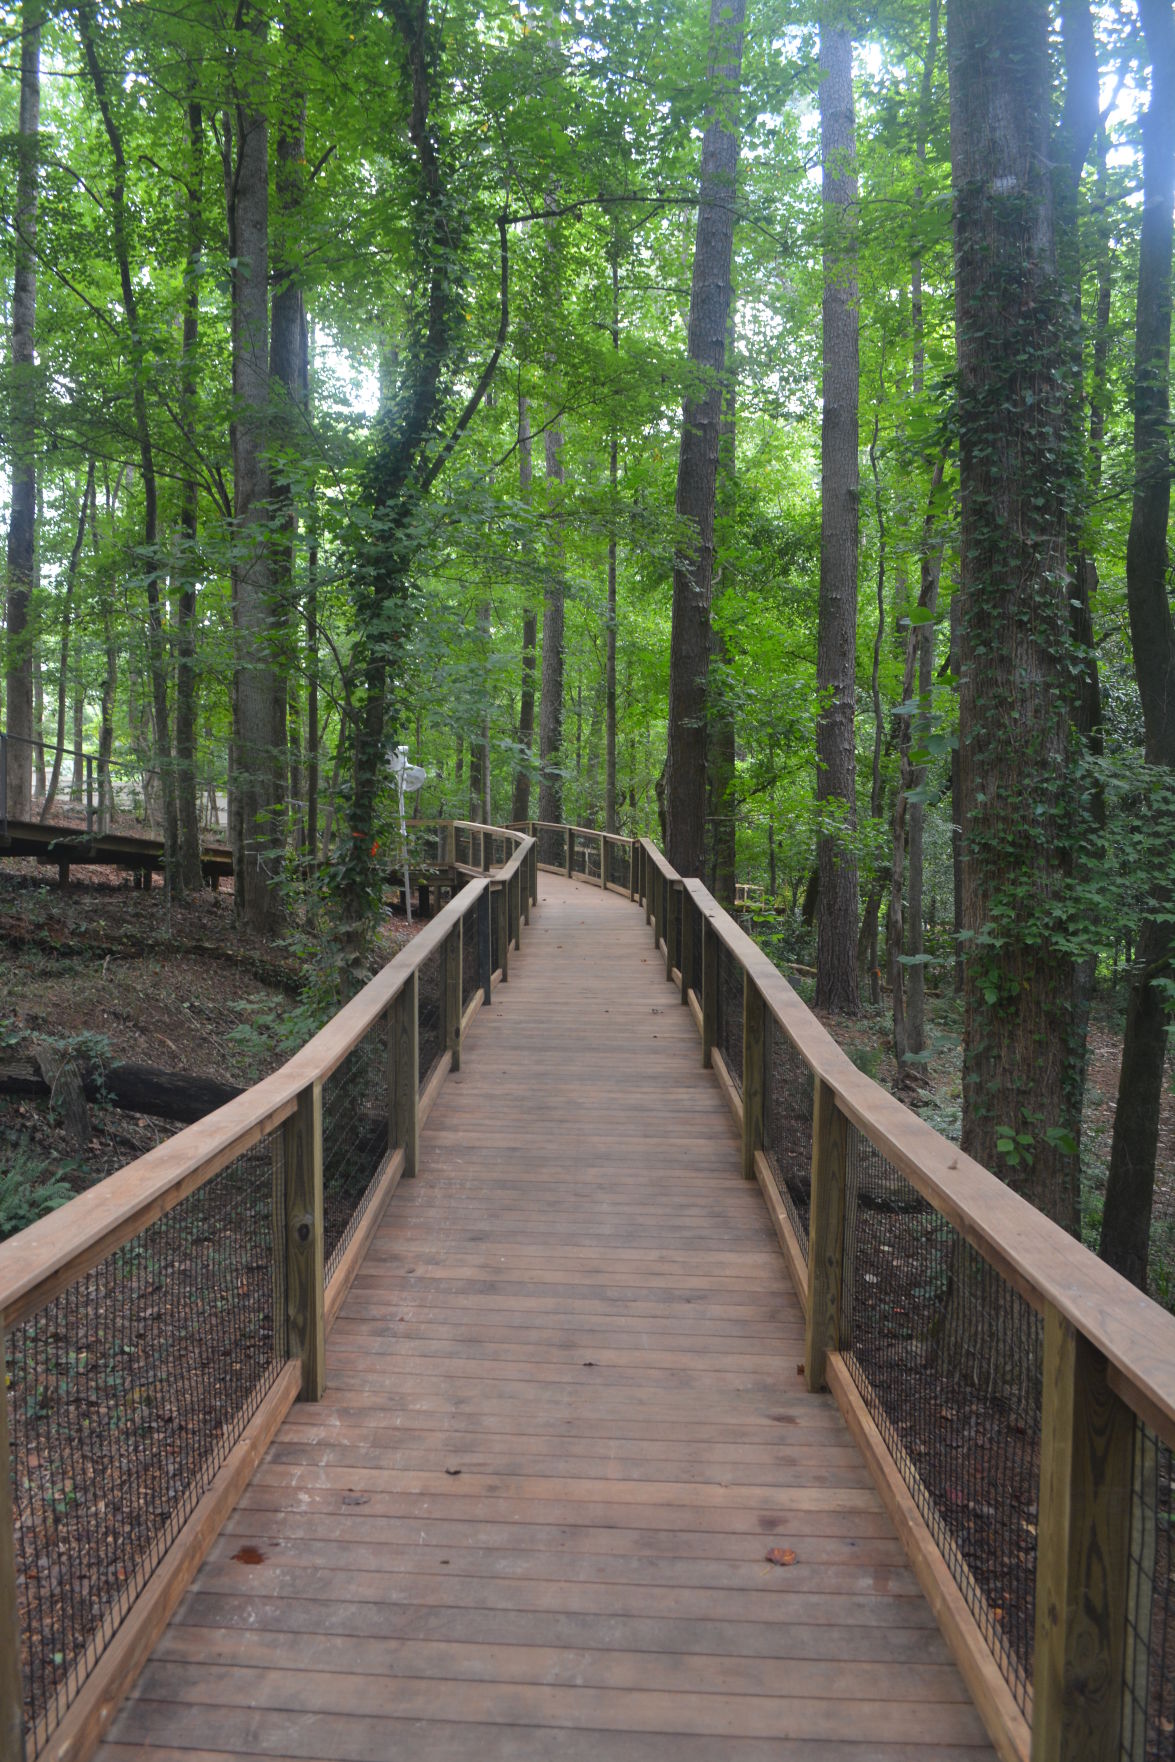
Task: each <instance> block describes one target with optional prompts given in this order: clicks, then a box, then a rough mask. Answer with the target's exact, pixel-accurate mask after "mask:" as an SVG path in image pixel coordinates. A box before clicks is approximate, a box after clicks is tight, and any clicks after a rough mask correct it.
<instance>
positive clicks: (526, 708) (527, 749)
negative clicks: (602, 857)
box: [510, 392, 538, 820]
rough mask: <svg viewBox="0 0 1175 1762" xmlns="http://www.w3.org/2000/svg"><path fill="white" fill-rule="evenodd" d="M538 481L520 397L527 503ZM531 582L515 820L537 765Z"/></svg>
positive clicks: (526, 809) (521, 468)
mask: <svg viewBox="0 0 1175 1762" xmlns="http://www.w3.org/2000/svg"><path fill="white" fill-rule="evenodd" d="M533 482H534V465H533V462H532V453H531V438H530V405H529V404H528V403H527V400H526V398H525V397H524V396H523V394H522V393H521V392H519V394H518V489H519V494H520V495H521V497H522V500H523V501H524V502H529V501H530V494H531V485H532V483H533ZM530 591H531V590H530V583H529V580H528V581H527V584H526V587H525V589H524V592H525V594H526V599H527V604H526V605H525V606H524V607H523V612H522V689H521V691H520V693H519V700H518V768H517V770H516V771H515V773H514V799H513V801H512V803H511V806H510V818H511V819H512V820H529V819H530V775H531V767H532V766H533V764H534V674H535V645H536V643H537V641H538V619H537V617H536V616H535V610H534V607H533V605H531V604H530V603H529V602H530Z"/></svg>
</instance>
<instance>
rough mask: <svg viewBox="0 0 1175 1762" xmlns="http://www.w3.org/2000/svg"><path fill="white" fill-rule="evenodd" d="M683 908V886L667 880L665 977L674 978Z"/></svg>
mask: <svg viewBox="0 0 1175 1762" xmlns="http://www.w3.org/2000/svg"><path fill="white" fill-rule="evenodd" d="M680 910H681V888H680V887H679V885H678V883H677V882H676V881H670V880H668V879H667V880H666V882H665V977H666V978H667V979H672V978H673V966H674V960H673V957H674V955H675V954H676V953H677V914H678V912H680Z"/></svg>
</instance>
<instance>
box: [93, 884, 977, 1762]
mask: <svg viewBox="0 0 1175 1762" xmlns="http://www.w3.org/2000/svg"><path fill="white" fill-rule="evenodd" d="M539 892H540V903H539V906H538V908H537V910H536V911H535V912H534V913H533V914H532V925H531V929H530V932H529V934H528V935H527V936H526V937H525V938H524V941H523V945H522V949H521V952H520V953H519V954H518V956H517V961H516V964H515V965H514V966H513V968H512V971H511V979H510V983H509V985H508V986H505V987H502V988H501V989H499V990H498V991H497V992H496V994H495V998H494V1008H493V1010H492V1011H491V1012H490V1013H489V1014H488V1015H487V1014H485V1013H479V1014H478V1016H477V1017H476V1019H475V1020H474V1021H473V1023H472V1025H471V1028H470V1030H469V1032H468V1035H467V1038H466V1042H465V1045H464V1049H463V1050H464V1053H465V1056H464V1058H463V1061H462V1069H461V1071H460V1072H459V1073H452V1074H450V1076H449V1077H448V1079H447V1081H446V1083H445V1086H444V1089H443V1091H442V1092H441V1095H440V1098H439V1100H438V1102H437V1105H436V1107H435V1109H434V1111H433V1113H432V1115H431V1117H430V1119H429V1120H428V1122H427V1124H426V1125H425V1126H424V1128H423V1129H422V1131H421V1136H420V1154H419V1165H418V1167H419V1178H418V1179H417V1180H416V1181H415V1182H413V1183H410V1184H409V1183H401V1184H400V1185H399V1186H398V1187H397V1189H396V1191H395V1193H394V1194H393V1196H392V1198H391V1201H390V1203H389V1205H388V1208H387V1211H386V1213H385V1215H384V1218H383V1221H382V1223H381V1225H380V1227H379V1229H378V1231H377V1232H376V1234H375V1237H374V1240H373V1242H372V1245H371V1248H370V1251H369V1253H368V1255H367V1258H366V1260H365V1261H364V1264H363V1266H362V1267H361V1268H360V1269H359V1271H358V1273H357V1275H356V1278H355V1281H354V1283H353V1285H352V1287H351V1290H350V1292H349V1294H348V1296H347V1299H346V1301H345V1303H344V1304H343V1306H342V1309H341V1310H340V1312H339V1315H338V1318H337V1321H336V1323H335V1326H334V1329H333V1331H332V1334H331V1339H330V1382H329V1387H328V1390H327V1396H326V1399H325V1400H324V1401H323V1402H322V1403H319V1404H318V1405H317V1406H316V1407H314V1408H301V1409H298V1410H297V1411H296V1414H295V1415H294V1416H292V1419H291V1421H288V1422H287V1424H286V1425H285V1426H284V1427H283V1429H282V1431H281V1433H280V1434H279V1436H278V1438H277V1439H276V1440H275V1443H274V1445H273V1447H272V1448H271V1449H270V1451H269V1453H268V1455H267V1457H266V1459H265V1462H264V1463H263V1464H262V1465H261V1466H260V1468H259V1470H258V1473H257V1474H256V1475H255V1476H254V1478H253V1481H252V1483H251V1485H250V1487H249V1488H248V1490H247V1492H246V1493H245V1494H244V1495H243V1497H242V1499H241V1502H240V1504H239V1506H238V1509H237V1511H236V1512H235V1513H234V1514H233V1517H232V1519H231V1526H230V1533H226V1534H225V1535H224V1536H222V1537H221V1539H220V1541H219V1542H218V1543H217V1544H216V1546H215V1548H214V1549H213V1552H212V1555H211V1557H210V1558H209V1560H208V1561H207V1562H206V1564H205V1566H204V1568H203V1569H202V1571H201V1573H200V1575H199V1576H198V1578H197V1580H196V1582H195V1583H194V1585H193V1587H192V1589H191V1591H190V1593H189V1595H188V1597H187V1598H186V1599H185V1602H184V1604H183V1606H182V1608H181V1609H180V1610H179V1611H178V1612H177V1619H176V1621H175V1622H174V1623H173V1625H172V1627H171V1629H170V1630H169V1632H168V1634H167V1635H166V1636H165V1638H164V1639H163V1641H162V1642H161V1644H160V1646H159V1647H158V1648H157V1651H156V1654H155V1657H154V1659H153V1660H152V1662H151V1664H150V1665H149V1666H148V1667H147V1669H146V1671H145V1672H144V1674H143V1676H142V1678H141V1679H140V1682H139V1686H138V1688H137V1690H136V1692H135V1694H134V1697H133V1699H131V1700H130V1701H128V1702H127V1704H126V1705H125V1706H124V1708H123V1710H122V1713H121V1714H120V1716H119V1718H118V1720H117V1722H116V1724H115V1727H114V1729H113V1730H112V1732H111V1734H110V1741H109V1743H108V1744H107V1746H106V1748H105V1750H104V1752H103V1753H102V1754H103V1762H132V1759H134V1762H163V1759H164V1758H168V1757H171V1758H175V1759H178V1757H179V1756H180V1755H181V1754H182V1755H185V1756H187V1757H188V1758H189V1762H199V1758H200V1756H201V1753H202V1752H203V1753H206V1754H207V1755H208V1756H211V1755H213V1754H215V1755H216V1756H217V1757H218V1758H220V1759H221V1762H223V1759H224V1758H226V1757H238V1758H241V1759H242V1762H243V1759H244V1758H245V1757H252V1756H255V1755H258V1754H262V1755H265V1756H267V1757H270V1758H280V1757H287V1756H288V1757H294V1756H298V1757H302V1758H324V1759H326V1758H343V1757H346V1758H370V1759H371V1762H385V1759H386V1758H387V1757H389V1756H395V1757H396V1758H429V1759H430V1762H438V1759H441V1758H443V1759H445V1762H487V1759H490V1762H492V1759H497V1762H507V1759H509V1762H540V1759H541V1762H554V1759H556V1758H557V1759H558V1762H567V1759H568V1758H570V1759H572V1762H651V1759H655V1762H680V1759H684V1762H719V1759H721V1762H728V1759H729V1762H801V1759H804V1762H899V1759H900V1762H948V1759H949V1762H964V1759H966V1762H992V1756H993V1752H992V1750H991V1748H990V1745H989V1744H988V1741H987V1738H986V1736H985V1733H984V1731H983V1728H982V1724H981V1722H980V1720H979V1718H978V1716H977V1715H976V1713H975V1710H974V1708H973V1706H972V1705H971V1703H970V1699H969V1697H968V1695H967V1692H966V1689H965V1687H964V1685H963V1683H962V1681H961V1679H960V1677H959V1675H958V1672H957V1671H956V1669H955V1667H954V1665H953V1664H952V1662H951V1660H950V1658H949V1654H948V1652H947V1650H946V1647H945V1645H944V1643H943V1641H942V1639H941V1637H940V1635H939V1634H938V1632H937V1629H936V1627H935V1624H934V1619H933V1616H932V1615H931V1612H930V1610H929V1608H928V1607H927V1604H926V1602H925V1600H924V1598H923V1597H922V1596H921V1594H920V1593H919V1592H918V1589H917V1586H916V1584H915V1582H914V1580H913V1577H912V1575H911V1573H910V1572H909V1570H908V1568H907V1567H906V1566H905V1565H904V1564H903V1560H902V1557H901V1553H900V1549H899V1548H898V1545H897V1541H896V1538H895V1536H894V1534H893V1529H892V1526H891V1524H890V1522H889V1519H888V1518H887V1516H886V1514H885V1512H884V1510H883V1508H882V1505H881V1502H880V1500H879V1499H878V1496H877V1494H876V1492H875V1491H874V1489H873V1487H872V1486H871V1485H870V1484H869V1480H868V1476H867V1474H866V1473H865V1470H864V1467H863V1464H862V1463H861V1461H860V1459H859V1457H857V1456H856V1455H855V1454H854V1452H853V1451H852V1450H851V1449H850V1448H849V1440H848V1436H847V1433H846V1431H845V1428H844V1426H843V1423H842V1422H841V1420H840V1418H839V1416H838V1414H837V1412H836V1409H835V1406H834V1404H833V1403H832V1402H831V1401H829V1400H828V1399H827V1398H819V1397H812V1396H810V1395H808V1394H807V1393H806V1392H805V1390H804V1387H803V1383H802V1380H801V1378H800V1377H799V1376H797V1363H798V1360H799V1358H800V1355H801V1351H802V1341H803V1319H802V1315H801V1313H800V1310H799V1308H798V1305H797V1304H796V1302H795V1300H794V1298H793V1296H792V1294H791V1292H790V1290H789V1289H788V1281H787V1279H786V1277H785V1276H784V1269H783V1266H782V1265H781V1261H780V1255H779V1250H778V1247H777V1245H776V1241H775V1234H774V1230H773V1227H772V1223H771V1220H770V1219H769V1217H768V1216H767V1214H766V1212H765V1210H764V1207H763V1204H762V1200H761V1198H760V1195H759V1192H758V1189H757V1188H756V1187H755V1186H753V1185H749V1184H747V1183H745V1182H744V1181H743V1180H742V1179H741V1148H740V1138H739V1133H738V1131H737V1129H736V1127H735V1125H734V1123H733V1121H732V1119H731V1116H730V1113H729V1111H728V1109H727V1106H726V1103H725V1101H724V1099H723V1096H722V1094H721V1092H720V1090H719V1088H718V1086H717V1084H716V1083H715V1081H714V1079H713V1078H712V1077H711V1076H710V1075H709V1074H708V1073H707V1072H705V1071H704V1070H703V1069H702V1067H701V1064H700V1061H699V1059H698V1056H697V1053H698V1040H697V1034H696V1031H695V1028H694V1022H693V1017H692V1014H691V1012H690V1011H688V1010H683V1009H682V1008H681V1007H680V1003H679V1000H678V996H677V994H676V993H675V992H674V990H673V989H672V988H671V987H670V986H669V985H667V984H666V983H665V979H664V967H663V965H662V962H661V959H660V957H659V956H658V955H657V954H655V953H654V951H653V950H652V949H650V947H649V938H648V934H647V932H646V930H645V928H644V925H643V923H642V918H641V912H640V910H639V909H637V908H634V907H633V906H631V905H629V903H628V902H627V901H626V900H625V899H624V898H623V897H621V896H619V895H617V894H615V893H612V892H610V891H606V890H603V889H599V888H589V887H584V886H581V885H580V884H578V883H570V884H569V883H567V882H566V880H564V879H563V878H561V877H549V876H547V875H546V874H544V875H543V876H542V877H541V881H540V888H539ZM773 1547H779V1548H782V1549H789V1548H790V1549H792V1550H793V1551H794V1552H795V1555H796V1559H795V1563H794V1565H791V1566H776V1565H772V1564H771V1563H769V1562H768V1561H767V1560H766V1558H765V1556H766V1553H767V1550H768V1549H769V1548H773ZM241 1555H243V1556H244V1559H240V1558H238V1556H241ZM257 1555H260V1556H261V1557H262V1558H261V1559H260V1560H257V1559H256V1556H257Z"/></svg>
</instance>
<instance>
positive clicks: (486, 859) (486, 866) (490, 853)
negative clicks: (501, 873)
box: [478, 827, 494, 875]
mask: <svg viewBox="0 0 1175 1762" xmlns="http://www.w3.org/2000/svg"><path fill="white" fill-rule="evenodd" d="M478 837H479V838H480V839H481V872H482V874H483V875H488V874H489V872H490V870H491V869H492V867H493V864H494V841H493V839H492V838H489V837H487V835H486V832H485V828H484V827H483V828H482V830H481V831H480V832H479V833H478Z"/></svg>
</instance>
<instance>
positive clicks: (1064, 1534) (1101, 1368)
mask: <svg viewBox="0 0 1175 1762" xmlns="http://www.w3.org/2000/svg"><path fill="white" fill-rule="evenodd" d="M1136 1423H1137V1422H1136V1420H1135V1418H1134V1415H1133V1414H1132V1413H1131V1412H1130V1410H1129V1408H1128V1407H1126V1405H1125V1404H1124V1403H1123V1402H1122V1401H1120V1400H1119V1398H1118V1396H1117V1395H1115V1394H1114V1392H1113V1390H1112V1389H1111V1388H1110V1386H1109V1383H1108V1382H1107V1380H1106V1360H1105V1359H1104V1358H1103V1356H1102V1354H1101V1353H1100V1352H1098V1351H1097V1349H1096V1348H1095V1347H1093V1346H1092V1345H1091V1344H1090V1342H1089V1341H1088V1340H1087V1339H1086V1338H1085V1336H1084V1335H1083V1334H1081V1333H1079V1332H1078V1330H1077V1329H1076V1328H1075V1327H1074V1326H1073V1324H1072V1323H1071V1322H1070V1321H1068V1320H1066V1318H1065V1317H1064V1316H1063V1315H1062V1314H1061V1313H1060V1311H1059V1310H1058V1309H1057V1308H1056V1307H1055V1306H1054V1305H1053V1304H1052V1303H1046V1305H1045V1310H1044V1377H1043V1382H1042V1390H1041V1436H1040V1506H1039V1512H1038V1517H1037V1543H1036V1646H1035V1652H1034V1663H1033V1673H1032V1762H1079V1759H1080V1762H1118V1757H1119V1754H1120V1745H1121V1729H1122V1699H1123V1685H1124V1680H1125V1660H1126V1626H1127V1615H1128V1607H1129V1599H1128V1594H1127V1593H1128V1586H1129V1578H1130V1567H1129V1561H1130V1527H1131V1504H1132V1491H1133V1484H1134V1434H1135V1426H1136ZM1138 1754H1139V1755H1140V1756H1141V1754H1142V1752H1141V1750H1140V1751H1139V1752H1138Z"/></svg>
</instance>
